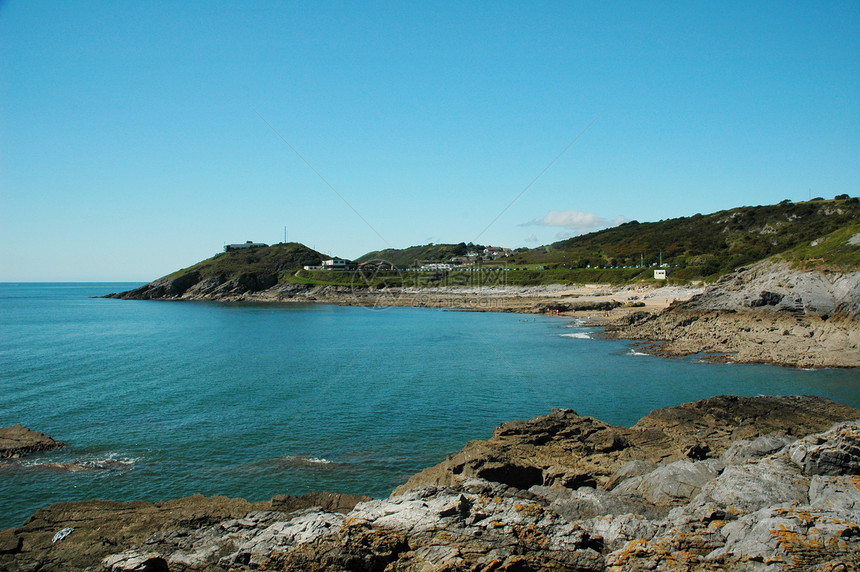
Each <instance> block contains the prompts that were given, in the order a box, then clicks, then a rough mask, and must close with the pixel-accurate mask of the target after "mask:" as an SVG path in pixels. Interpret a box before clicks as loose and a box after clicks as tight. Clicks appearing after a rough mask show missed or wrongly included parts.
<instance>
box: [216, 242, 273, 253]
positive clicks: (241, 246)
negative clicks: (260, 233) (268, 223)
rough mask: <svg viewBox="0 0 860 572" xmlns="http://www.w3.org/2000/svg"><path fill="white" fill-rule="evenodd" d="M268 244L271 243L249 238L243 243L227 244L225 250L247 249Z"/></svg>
mask: <svg viewBox="0 0 860 572" xmlns="http://www.w3.org/2000/svg"><path fill="white" fill-rule="evenodd" d="M266 246H269V245H268V244H265V243H262V242H254V241H252V240H248V241H246V242H244V243H243V244H227V245H225V246H224V252H230V251H231V250H247V249H249V248H263V247H266Z"/></svg>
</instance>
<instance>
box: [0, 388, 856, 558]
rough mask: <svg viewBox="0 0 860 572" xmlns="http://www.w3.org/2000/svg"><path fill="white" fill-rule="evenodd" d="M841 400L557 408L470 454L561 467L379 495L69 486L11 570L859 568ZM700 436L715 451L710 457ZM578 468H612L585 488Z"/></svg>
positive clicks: (851, 430) (12, 551)
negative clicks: (112, 490) (625, 418)
mask: <svg viewBox="0 0 860 572" xmlns="http://www.w3.org/2000/svg"><path fill="white" fill-rule="evenodd" d="M780 416H782V417H783V419H782V421H780ZM839 417H843V418H845V417H849V418H850V417H854V418H855V419H860V411H858V410H856V409H851V408H849V407H845V406H840V405H839V404H835V403H833V402H830V401H829V400H822V399H821V398H789V397H758V398H730V397H726V396H723V397H719V398H712V399H709V400H703V401H701V402H697V403H693V404H685V405H683V406H679V407H677V408H667V409H665V410H658V411H655V412H653V413H652V414H651V415H649V416H646V417H645V418H643V420H642V421H640V424H637V425H636V426H634V427H632V428H619V427H610V426H608V425H606V424H602V423H600V422H599V421H597V420H594V419H590V418H584V417H579V416H578V415H576V414H575V413H573V412H570V411H555V412H553V413H552V414H550V415H548V416H544V417H541V418H537V419H535V420H533V421H532V422H515V423H509V424H505V425H503V426H502V427H500V428H499V429H497V431H496V433H495V435H494V437H493V439H491V440H490V441H489V442H483V443H481V442H475V443H472V444H469V445H467V449H470V448H471V449H470V450H472V451H483V452H485V453H486V454H488V455H491V457H490V458H489V460H488V461H487V462H486V463H484V464H482V463H481V461H482V459H480V458H474V459H473V461H474V462H475V464H474V465H467V464H465V463H463V464H455V465H454V466H462V467H463V471H461V473H465V472H466V470H465V469H466V467H467V466H468V467H470V468H469V470H470V471H471V472H478V471H479V470H480V469H481V468H483V467H486V466H497V467H499V466H504V465H516V466H530V467H534V468H536V469H539V470H540V471H541V473H542V475H544V476H545V477H546V476H547V475H549V476H551V478H550V479H548V480H549V481H551V482H549V483H548V484H540V485H533V486H531V487H530V488H529V489H528V490H524V489H522V488H519V487H517V486H515V485H512V484H510V483H506V482H500V481H491V480H486V479H481V478H478V477H476V476H474V475H471V476H466V477H463V478H459V475H458V479H456V482H451V483H450V484H443V485H439V484H430V485H424V486H421V487H415V488H409V489H406V490H405V491H404V492H403V493H402V494H393V495H392V496H391V497H389V498H387V499H382V500H364V501H362V502H357V501H358V499H357V498H356V497H347V496H344V497H340V496H338V495H332V494H311V495H303V496H301V497H290V496H287V495H283V496H279V497H276V498H275V499H273V501H272V502H265V503H248V502H246V501H243V500H241V499H225V498H223V497H215V498H206V497H202V496H195V497H189V498H187V499H178V500H175V501H167V502H164V503H143V502H135V503H111V502H108V501H86V502H80V503H58V504H55V505H52V506H51V507H49V508H48V509H45V510H42V511H38V512H37V513H36V514H35V515H34V516H33V517H32V518H31V519H30V520H29V521H28V522H27V523H25V525H24V526H22V527H20V528H17V529H10V530H6V531H2V532H0V570H3V571H4V572H19V571H24V570H27V571H34V572H35V571H37V570H61V571H63V570H84V569H90V570H110V571H114V572H131V571H134V572H140V571H145V570H149V571H157V572H163V571H164V570H168V569H169V570H170V571H171V572H188V571H191V570H195V571H197V570H207V571H212V572H226V571H228V570H230V571H244V570H264V571H270V572H274V571H276V570H344V571H345V570H368V571H370V570H373V571H376V570H390V571H391V572H395V571H400V572H413V571H414V572H419V571H422V572H423V571H427V570H449V571H452V572H453V571H455V570H487V571H489V570H579V571H582V572H588V571H594V572H598V571H601V572H603V571H619V572H620V571H639V570H679V571H680V570H684V571H687V572H692V571H716V570H725V569H730V570H741V569H742V570H768V571H769V570H783V569H788V570H839V569H846V570H850V569H854V568H856V567H857V566H860V521H858V515H860V475H857V474H856V470H855V469H856V459H857V457H856V454H855V453H856V450H857V447H858V446H860V422H858V421H853V422H844V421H842V422H839V423H836V424H835V425H834V424H832V423H831V425H828V426H827V427H824V428H822V429H818V430H816V431H814V432H813V433H814V434H811V435H808V436H806V435H805V434H804V433H803V431H806V430H807V429H808V428H810V427H815V426H820V425H823V424H825V423H828V422H831V421H833V420H834V419H836V421H840V419H838V418H839ZM789 433H791V435H789ZM789 439H795V440H794V441H793V442H791V443H786V444H784V446H782V447H781V448H779V444H780V443H782V442H785V441H788V440H789ZM494 440H495V441H494ZM733 440H735V443H734V444H733V443H732V441H733ZM613 442H614V443H623V444H624V446H623V447H621V448H620V449H617V448H615V447H614V446H613V445H611V443H613ZM517 443H520V445H517ZM691 444H697V445H700V447H699V451H700V452H702V454H707V455H710V457H709V458H707V459H704V460H692V459H691V458H690V457H689V456H688V455H687V454H686V453H687V452H688V451H689V450H690V446H691ZM518 449H521V450H522V451H526V452H528V454H527V455H526V454H522V455H520V456H517V450H518ZM565 455H568V456H570V457H572V459H570V458H566V457H565ZM454 458H455V460H456V461H458V463H459V462H460V461H462V460H464V458H463V457H459V456H454ZM726 461H728V463H727V464H726V466H725V468H724V469H723V470H722V471H720V469H721V468H722V466H723V463H724V462H726ZM589 471H591V472H589ZM571 475H579V478H581V479H583V480H586V479H587V478H588V477H589V476H591V477H592V478H593V479H594V480H602V481H603V482H604V483H605V485H606V486H605V488H603V489H599V488H594V487H590V486H584V485H581V486H577V488H575V489H571V488H567V487H565V486H564V484H563V483H565V482H567V483H569V482H571V478H569V477H570V476H571ZM594 475H597V476H594ZM601 475H602V476H601ZM506 480H510V479H506ZM545 480H547V479H546V478H545ZM610 483H611V484H612V485H613V486H612V487H611V488H610V486H609V484H610ZM646 483H647V484H646ZM697 489H698V493H696V491H697ZM691 495H694V496H692V498H689V497H690V496H691ZM671 504H675V505H678V506H675V507H674V508H671V510H669V507H668V506H664V505H671ZM321 505H324V506H325V507H326V508H322V507H321ZM350 506H351V507H352V508H351V509H350ZM338 511H341V512H338ZM344 512H347V514H343V513H344ZM66 527H70V528H74V530H73V532H72V533H71V534H69V535H68V536H67V537H66V538H64V539H63V540H61V541H58V542H57V543H56V544H54V543H52V542H51V538H52V537H53V535H54V534H55V533H56V532H57V531H59V530H61V529H63V528H66ZM840 566H842V567H843V568H840Z"/></svg>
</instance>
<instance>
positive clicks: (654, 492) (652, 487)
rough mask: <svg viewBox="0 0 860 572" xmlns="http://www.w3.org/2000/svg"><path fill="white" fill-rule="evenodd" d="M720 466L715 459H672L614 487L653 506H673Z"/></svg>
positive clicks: (716, 473)
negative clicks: (696, 460)
mask: <svg viewBox="0 0 860 572" xmlns="http://www.w3.org/2000/svg"><path fill="white" fill-rule="evenodd" d="M722 470H723V464H722V463H721V462H720V461H718V460H716V459H710V460H708V461H699V462H692V461H675V462H674V463H669V464H668V465H662V466H660V467H657V468H656V469H654V470H653V471H651V472H650V473H648V474H645V475H641V476H638V477H633V478H630V479H628V480H626V481H624V482H623V483H621V484H620V485H619V486H617V487H615V489H613V492H614V493H616V494H618V495H624V494H627V495H635V496H638V497H641V498H643V499H644V500H645V501H646V502H648V503H649V504H653V505H656V506H676V505H678V504H681V503H682V502H687V501H689V500H690V498H692V497H693V496H695V495H696V494H698V493H699V491H700V490H701V489H702V487H703V486H704V485H705V484H706V483H708V482H710V481H712V480H713V479H714V478H715V477H716V476H717V475H719V474H720V472H721V471H722Z"/></svg>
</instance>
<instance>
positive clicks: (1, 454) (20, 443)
mask: <svg viewBox="0 0 860 572" xmlns="http://www.w3.org/2000/svg"><path fill="white" fill-rule="evenodd" d="M65 446H66V445H65V444H64V443H61V442H59V441H54V439H52V438H51V437H49V436H47V435H45V434H44V433H39V432H37V431H31V430H30V429H27V428H26V427H24V426H23V425H21V424H15V425H12V426H11V427H0V459H16V458H18V457H23V456H25V455H29V454H31V453H38V452H40V451H49V450H51V449H60V448H62V447H65Z"/></svg>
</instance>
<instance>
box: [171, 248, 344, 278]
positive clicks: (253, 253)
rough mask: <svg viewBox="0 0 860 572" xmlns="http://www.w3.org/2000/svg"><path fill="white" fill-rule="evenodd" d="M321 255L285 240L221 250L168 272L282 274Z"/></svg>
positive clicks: (314, 261)
mask: <svg viewBox="0 0 860 572" xmlns="http://www.w3.org/2000/svg"><path fill="white" fill-rule="evenodd" d="M322 258H324V257H323V255H322V254H320V253H319V252H317V251H315V250H311V249H310V248H308V247H307V246H305V245H303V244H299V243H297V242H288V243H286V244H284V243H280V244H273V245H272V246H268V247H264V248H251V249H248V250H231V251H230V252H222V253H220V254H216V255H215V256H213V257H212V258H209V259H206V260H204V261H202V262H198V263H197V264H195V265H194V266H191V267H189V268H183V269H182V270H179V271H177V272H174V273H173V274H171V275H170V276H171V277H172V278H178V277H179V276H183V275H185V274H190V273H191V272H195V271H197V272H200V275H201V276H202V277H203V278H211V277H214V276H223V277H225V278H226V279H228V280H229V279H231V278H235V277H237V276H239V275H241V274H258V275H269V276H271V275H278V276H283V275H285V274H291V273H292V272H295V271H296V270H298V269H300V268H301V267H302V266H305V265H316V264H319V263H320V261H321V260H322ZM325 258H328V257H325Z"/></svg>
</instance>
